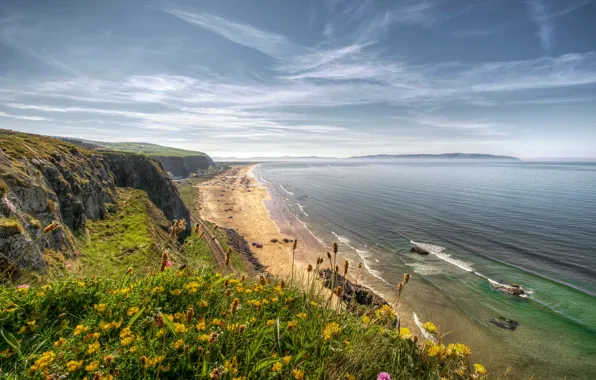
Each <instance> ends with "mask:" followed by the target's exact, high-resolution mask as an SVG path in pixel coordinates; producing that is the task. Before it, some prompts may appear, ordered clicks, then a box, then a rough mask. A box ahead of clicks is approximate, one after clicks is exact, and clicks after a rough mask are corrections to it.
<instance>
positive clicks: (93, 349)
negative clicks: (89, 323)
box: [87, 342, 101, 355]
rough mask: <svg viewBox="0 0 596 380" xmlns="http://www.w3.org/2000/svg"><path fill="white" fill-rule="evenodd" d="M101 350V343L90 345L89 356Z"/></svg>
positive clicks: (88, 347) (88, 346)
mask: <svg viewBox="0 0 596 380" xmlns="http://www.w3.org/2000/svg"><path fill="white" fill-rule="evenodd" d="M100 348H101V345H100V344H99V342H95V343H91V344H88V345H87V353H88V354H89V355H92V354H93V353H94V352H97V351H99V349H100Z"/></svg>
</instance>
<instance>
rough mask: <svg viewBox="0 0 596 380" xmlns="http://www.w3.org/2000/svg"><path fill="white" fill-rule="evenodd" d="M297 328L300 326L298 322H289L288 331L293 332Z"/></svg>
mask: <svg viewBox="0 0 596 380" xmlns="http://www.w3.org/2000/svg"><path fill="white" fill-rule="evenodd" d="M296 326H298V322H296V321H290V322H288V327H287V328H288V330H292V329H294V328H296Z"/></svg>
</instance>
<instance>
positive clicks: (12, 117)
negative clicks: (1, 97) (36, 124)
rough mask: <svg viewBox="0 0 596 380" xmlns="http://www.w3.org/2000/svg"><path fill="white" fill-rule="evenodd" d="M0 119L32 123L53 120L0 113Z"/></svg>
mask: <svg viewBox="0 0 596 380" xmlns="http://www.w3.org/2000/svg"><path fill="white" fill-rule="evenodd" d="M0 117H8V118H11V119H18V120H30V121H50V120H52V119H48V118H46V117H41V116H22V115H11V114H8V113H6V112H2V111H0Z"/></svg>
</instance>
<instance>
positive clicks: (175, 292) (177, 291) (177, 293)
mask: <svg viewBox="0 0 596 380" xmlns="http://www.w3.org/2000/svg"><path fill="white" fill-rule="evenodd" d="M170 294H171V295H173V296H179V295H180V294H182V289H174V290H172V291H171V292H170Z"/></svg>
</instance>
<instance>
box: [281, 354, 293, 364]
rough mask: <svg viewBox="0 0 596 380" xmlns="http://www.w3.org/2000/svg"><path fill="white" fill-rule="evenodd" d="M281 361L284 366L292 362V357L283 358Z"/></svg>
mask: <svg viewBox="0 0 596 380" xmlns="http://www.w3.org/2000/svg"><path fill="white" fill-rule="evenodd" d="M282 360H283V362H284V364H290V362H291V361H292V355H288V356H284V358H283V359H282Z"/></svg>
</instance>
